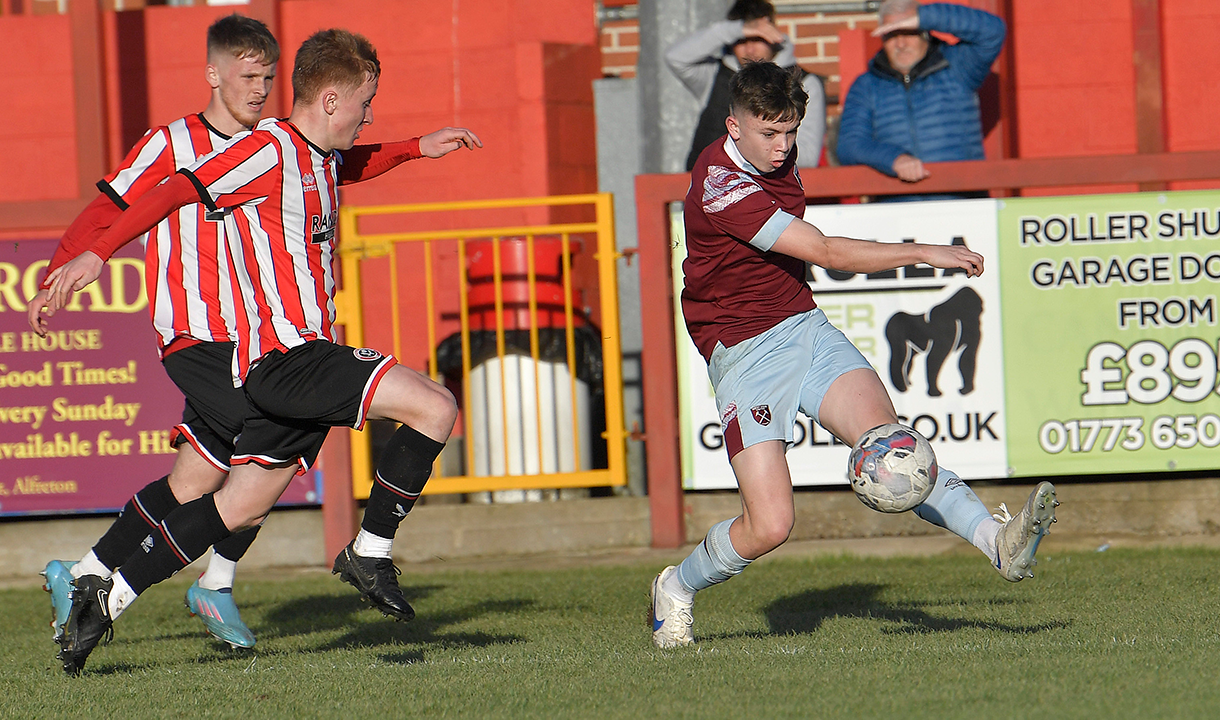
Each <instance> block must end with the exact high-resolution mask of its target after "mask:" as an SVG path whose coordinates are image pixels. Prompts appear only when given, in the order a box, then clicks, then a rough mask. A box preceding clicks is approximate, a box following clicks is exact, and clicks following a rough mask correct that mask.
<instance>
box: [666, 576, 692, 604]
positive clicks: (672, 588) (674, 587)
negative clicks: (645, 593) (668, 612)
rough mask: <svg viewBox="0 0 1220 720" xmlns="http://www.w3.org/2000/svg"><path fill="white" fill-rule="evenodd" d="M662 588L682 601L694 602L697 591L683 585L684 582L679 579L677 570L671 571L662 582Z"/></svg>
mask: <svg viewBox="0 0 1220 720" xmlns="http://www.w3.org/2000/svg"><path fill="white" fill-rule="evenodd" d="M661 589H662V590H664V591H665V592H666V593H667V594H668V595H671V596H672V597H674V598H676V599H678V600H681V601H682V602H685V603H693V602H694V601H695V593H693V592H691V591H690V590H687V589H686V588H685V587H683V586H682V582H681V581H680V580H678V573H677V571H674V572H671V573H670V574H669V577H667V578H665V580H664V581H663V582H662V583H661Z"/></svg>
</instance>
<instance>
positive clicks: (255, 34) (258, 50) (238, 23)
mask: <svg viewBox="0 0 1220 720" xmlns="http://www.w3.org/2000/svg"><path fill="white" fill-rule="evenodd" d="M214 53H228V54H230V55H232V56H233V57H236V58H244V57H252V58H256V59H258V60H260V61H261V62H262V63H263V64H265V65H270V64H272V63H275V62H279V60H280V44H279V43H278V42H276V41H275V36H274V35H272V34H271V31H270V30H268V29H267V26H266V25H264V24H263V23H262V22H261V21H259V20H255V19H254V18H249V17H246V16H245V15H238V14H237V13H233V14H232V15H225V16H224V17H222V18H220V19H219V20H217V21H216V22H214V23H212V24H211V25H210V26H209V27H208V56H209V57H210V56H211V55H212V54H214Z"/></svg>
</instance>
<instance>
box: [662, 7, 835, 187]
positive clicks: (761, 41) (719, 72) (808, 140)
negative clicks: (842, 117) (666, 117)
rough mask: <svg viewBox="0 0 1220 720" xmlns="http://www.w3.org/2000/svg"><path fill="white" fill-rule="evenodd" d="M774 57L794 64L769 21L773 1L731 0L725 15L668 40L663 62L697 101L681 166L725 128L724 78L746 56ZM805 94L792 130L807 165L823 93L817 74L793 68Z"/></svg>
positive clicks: (813, 160)
mask: <svg viewBox="0 0 1220 720" xmlns="http://www.w3.org/2000/svg"><path fill="white" fill-rule="evenodd" d="M760 60H762V61H769V62H774V63H775V64H776V65H779V66H780V67H784V68H791V67H796V66H797V65H796V53H795V52H794V50H793V45H792V40H791V39H789V38H788V36H787V35H784V34H783V33H782V32H780V30H779V28H777V27H776V26H775V6H774V5H772V4H771V3H770V2H768V1H767V0H736V2H734V3H733V7H731V8H730V9H729V13H728V16H727V19H725V20H722V21H720V22H717V23H713V24H712V25H711V26H709V27H707V28H704V29H703V30H700V31H698V32H696V33H694V34H692V35H689V36H687V37H685V38H683V39H682V40H679V41H678V42H676V43H674V44H673V45H671V46H670V48H669V49H668V50H667V51H666V52H665V63H666V64H667V65H669V69H670V70H672V71H673V73H674V74H675V75H677V76H678V79H679V80H681V81H682V84H683V85H685V86H686V89H687V90H690V91H691V94H693V95H694V96H695V97H697V98H699V101H700V102H701V103H702V105H703V112H702V113H701V114H700V115H699V123H698V125H697V126H696V127H695V135H694V138H693V140H692V142H691V149H690V154H689V155H687V157H686V169H687V170H690V169H691V168H693V167H694V166H695V160H696V158H698V157H699V153H701V152H703V149H704V148H706V147H707V146H708V145H710V144H711V143H712V142H713V141H714V140H716V139H717V138H720V137H723V136H724V135H725V133H726V128H725V119H726V118H728V116H729V79H730V78H732V77H733V74H734V73H736V72H737V71H738V70H739V69H741V66H742V65H743V64H745V63H748V62H757V61H760ZM798 71H799V72H801V73H802V74H803V75H804V80H803V81H802V85H803V87H804V88H805V92H806V93H808V94H809V104H808V106H807V109H806V111H805V119H804V120H803V121H802V122H801V125H800V129H799V130H798V132H797V136H796V146H797V153H798V156H799V158H800V161H799V162H800V165H802V166H805V167H813V166H816V165H817V164H818V159H819V158H820V157H821V154H822V140H823V137H824V136H825V134H826V93H825V91H824V90H823V88H822V80H821V78H819V77H818V76H817V75H813V74H812V73H806V72H805V71H804V70H799V68H798Z"/></svg>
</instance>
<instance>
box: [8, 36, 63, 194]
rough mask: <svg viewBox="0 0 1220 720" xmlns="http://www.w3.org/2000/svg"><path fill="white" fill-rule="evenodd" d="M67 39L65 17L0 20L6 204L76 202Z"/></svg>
mask: <svg viewBox="0 0 1220 720" xmlns="http://www.w3.org/2000/svg"><path fill="white" fill-rule="evenodd" d="M69 37H70V27H69V24H68V18H67V17H66V16H63V15H44V16H39V17H12V16H7V17H0V38H4V44H5V50H4V52H5V68H4V72H3V73H2V74H0V94H2V95H3V97H4V98H5V109H4V113H3V116H0V146H3V147H4V152H5V156H6V157H5V164H6V165H7V168H8V169H7V171H6V172H3V173H0V198H2V199H4V200H5V201H23V200H44V199H62V198H74V197H76V196H77V193H78V189H77V188H78V185H77V171H76V117H75V100H74V97H73V92H72V70H73V60H72V53H71V52H70V51H69V48H70V47H71V42H70V39H69ZM48 48H62V49H63V51H61V52H51V51H49V50H48Z"/></svg>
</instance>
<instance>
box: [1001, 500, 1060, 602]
mask: <svg viewBox="0 0 1220 720" xmlns="http://www.w3.org/2000/svg"><path fill="white" fill-rule="evenodd" d="M1058 506H1059V501H1058V500H1056V499H1055V486H1054V485H1052V484H1050V483H1048V482H1044V483H1040V484H1039V485H1038V487H1036V488H1034V491H1033V492H1032V493H1030V495H1029V499H1028V500H1026V501H1025V506H1024V507H1022V508H1021V510H1020V511H1019V512H1017V514H1016V515H1010V514H1009V513H1008V508H1007V507H1006V506H1005V505H1004V504H1003V503H1001V504H1000V513H1001V514H997V515H995V516H994V517H995V519H996V520H998V521H999V522H1001V523H1003V525H1001V526H1000V532H999V534H998V535H996V539H995V544H996V556H995V560H994V562H993V563H992V566H993V567H994V568H995V569H996V572H998V573H1000V575H1002V576H1004V579H1005V580H1008V581H1009V582H1018V581H1020V580H1022V579H1024V578H1027V577H1033V576H1034V565H1037V564H1038V561H1037V559H1035V558H1034V554H1035V553H1037V552H1038V543H1040V542H1042V538H1043V537H1045V536H1046V535H1047V533H1049V532H1050V531H1051V524H1052V523H1054V522H1056V519H1055V508H1056V507H1058Z"/></svg>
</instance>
